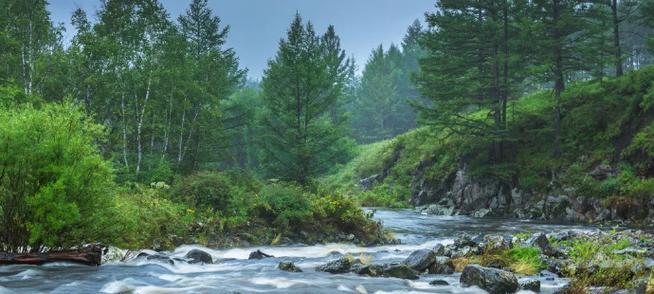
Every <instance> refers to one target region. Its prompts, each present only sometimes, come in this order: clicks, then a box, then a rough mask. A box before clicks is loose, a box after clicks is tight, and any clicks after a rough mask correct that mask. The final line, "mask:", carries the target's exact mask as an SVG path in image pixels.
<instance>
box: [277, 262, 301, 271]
mask: <svg viewBox="0 0 654 294" xmlns="http://www.w3.org/2000/svg"><path fill="white" fill-rule="evenodd" d="M277 268H279V269H280V270H283V271H287V272H293V273H299V272H302V270H301V269H300V268H299V267H297V265H295V264H294V263H292V262H290V261H282V262H280V263H279V265H277Z"/></svg>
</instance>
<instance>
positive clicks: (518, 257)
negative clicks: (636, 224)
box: [279, 230, 654, 294]
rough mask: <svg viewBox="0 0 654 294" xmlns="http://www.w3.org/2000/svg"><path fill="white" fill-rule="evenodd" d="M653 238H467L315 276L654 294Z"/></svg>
mask: <svg viewBox="0 0 654 294" xmlns="http://www.w3.org/2000/svg"><path fill="white" fill-rule="evenodd" d="M653 237H654V236H653V235H651V234H648V233H644V232H642V231H634V230H625V231H620V232H602V231H596V232H587V233H581V232H577V231H564V232H553V233H550V234H544V233H536V234H533V235H527V234H516V235H477V236H469V235H462V236H461V237H459V238H457V239H456V240H455V241H454V242H453V243H452V244H449V245H442V244H438V245H437V246H436V247H434V248H433V249H421V250H417V251H415V252H413V253H412V254H411V255H410V256H409V257H407V258H406V259H405V260H404V261H403V262H400V263H391V264H375V263H373V262H370V261H369V260H366V259H365V258H361V257H359V258H355V257H353V256H343V257H341V258H339V259H336V260H333V261H330V262H328V263H326V264H323V265H321V266H318V267H317V268H316V270H317V271H322V272H328V273H332V274H343V273H350V272H351V273H355V274H358V275H363V276H369V277H394V278H400V279H409V280H415V279H427V280H429V283H430V284H431V285H448V282H447V281H445V280H441V279H437V278H434V277H435V276H433V275H450V274H453V273H455V272H461V274H460V278H459V280H460V284H461V285H463V286H465V287H467V286H477V287H479V288H481V289H484V290H486V291H487V292H489V293H491V294H507V293H515V292H517V291H518V290H528V291H533V292H540V281H539V278H542V277H545V279H546V280H549V279H552V280H554V279H555V278H557V277H564V278H568V279H570V283H569V284H567V285H566V286H565V287H562V288H561V289H559V290H557V293H559V294H565V293H654V279H653V278H652V269H653V268H654V259H653V257H654V247H653V244H654V238H653ZM279 268H280V269H281V270H289V269H295V266H294V265H293V264H292V263H291V264H289V263H285V262H282V263H280V265H279ZM290 271H295V270H290Z"/></svg>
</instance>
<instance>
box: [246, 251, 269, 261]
mask: <svg viewBox="0 0 654 294" xmlns="http://www.w3.org/2000/svg"><path fill="white" fill-rule="evenodd" d="M268 257H274V256H272V255H270V254H266V253H263V252H261V250H257V251H252V252H251V253H250V256H248V259H264V258H268Z"/></svg>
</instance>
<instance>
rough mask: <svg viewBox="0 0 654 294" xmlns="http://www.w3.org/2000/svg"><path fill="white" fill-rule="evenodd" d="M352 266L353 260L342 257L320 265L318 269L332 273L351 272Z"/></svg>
mask: <svg viewBox="0 0 654 294" xmlns="http://www.w3.org/2000/svg"><path fill="white" fill-rule="evenodd" d="M350 268H352V262H351V261H350V259H349V258H345V257H341V258H339V259H337V260H332V261H330V262H328V263H327V264H324V265H321V266H319V267H318V268H316V270H317V271H320V272H328V273H330V274H344V273H347V272H349V271H350Z"/></svg>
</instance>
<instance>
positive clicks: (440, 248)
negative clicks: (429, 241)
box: [432, 244, 452, 257]
mask: <svg viewBox="0 0 654 294" xmlns="http://www.w3.org/2000/svg"><path fill="white" fill-rule="evenodd" d="M432 250H433V251H434V253H436V255H437V256H447V257H450V256H452V250H451V248H450V247H448V246H445V245H443V244H438V245H436V246H434V249H432Z"/></svg>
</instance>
